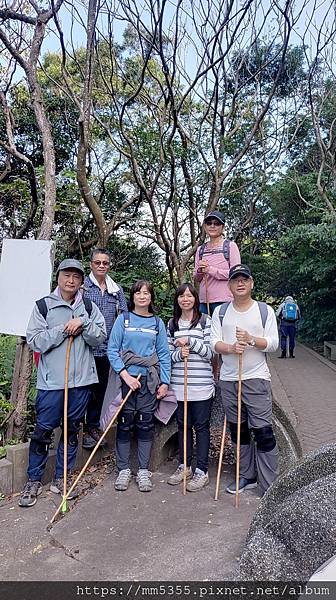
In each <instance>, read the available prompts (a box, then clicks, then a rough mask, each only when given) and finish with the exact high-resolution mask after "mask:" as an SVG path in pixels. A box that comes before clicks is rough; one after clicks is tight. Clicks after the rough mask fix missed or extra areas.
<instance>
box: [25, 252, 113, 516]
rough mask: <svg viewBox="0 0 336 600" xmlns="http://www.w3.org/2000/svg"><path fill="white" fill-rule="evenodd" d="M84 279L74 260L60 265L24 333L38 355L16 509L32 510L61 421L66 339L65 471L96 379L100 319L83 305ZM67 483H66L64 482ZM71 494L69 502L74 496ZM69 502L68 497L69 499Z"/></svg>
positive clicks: (59, 466)
mask: <svg viewBox="0 0 336 600" xmlns="http://www.w3.org/2000/svg"><path fill="white" fill-rule="evenodd" d="M83 280H84V269H83V267H82V264H81V263H80V262H79V261H78V260H75V259H66V260H63V261H62V262H61V264H60V265H59V268H58V271H57V283H58V285H57V287H56V289H55V291H54V292H52V293H51V294H49V295H48V296H46V297H45V298H43V299H41V300H39V301H37V303H36V304H35V306H34V309H33V312H32V315H31V317H30V320H29V323H28V329H27V334H26V335H27V343H28V345H29V346H30V348H32V350H34V351H35V352H39V353H40V359H39V363H38V370H37V384H36V387H37V397H36V406H35V410H36V425H35V428H34V431H33V434H32V437H31V442H30V446H29V464H28V469H27V473H28V482H27V483H26V485H25V487H24V490H23V492H22V494H21V497H20V499H19V505H20V506H22V507H29V506H33V505H34V504H35V503H36V500H37V496H38V495H39V494H40V493H41V491H42V484H41V479H42V476H43V473H44V469H45V466H46V463H47V459H48V450H49V445H50V443H51V436H52V432H53V430H54V429H55V428H56V427H59V426H60V424H61V423H62V417H63V402H64V372H65V359H66V350H67V346H68V340H69V337H70V336H72V337H73V343H72V346H71V352H70V362H69V371H68V374H69V375H68V388H69V393H68V437H67V443H68V471H71V469H72V468H73V466H74V463H75V459H76V453H77V446H78V431H79V428H80V423H81V421H82V419H83V417H84V414H85V410H86V406H87V403H88V400H89V397H90V393H91V385H92V384H94V383H96V382H97V381H98V377H97V371H96V365H95V361H94V357H93V351H92V349H93V348H94V347H97V346H99V345H100V344H102V342H103V341H104V340H105V338H106V329H105V322H104V317H103V315H102V314H101V312H100V310H99V309H98V307H97V306H96V305H95V304H92V305H91V303H90V305H88V304H85V303H84V301H83V298H82V294H81V293H80V291H79V290H80V287H81V286H82V284H83ZM63 454H64V441H63V436H61V439H60V442H59V444H58V448H57V455H56V469H55V477H54V480H53V481H52V483H51V486H50V489H51V491H52V492H55V493H58V494H63ZM69 485H70V481H69ZM75 495H76V493H73V494H72V496H71V498H74V497H75ZM71 498H69V499H71Z"/></svg>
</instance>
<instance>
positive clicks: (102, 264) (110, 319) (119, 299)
mask: <svg viewBox="0 0 336 600" xmlns="http://www.w3.org/2000/svg"><path fill="white" fill-rule="evenodd" d="M90 258H91V262H90V266H91V273H90V275H89V276H88V277H85V281H84V297H85V298H89V299H90V300H91V301H92V302H94V303H95V304H96V305H97V306H98V308H99V310H100V311H101V313H102V315H103V317H104V319H105V325H106V333H107V338H106V340H105V341H104V342H103V343H102V344H100V345H99V346H97V347H96V348H94V350H93V354H94V359H95V363H96V368H97V374H98V383H97V384H95V385H94V386H93V388H92V395H91V397H90V399H89V403H88V407H87V412H86V422H85V425H84V436H83V448H87V449H91V448H93V447H94V446H95V445H96V443H97V442H98V440H99V438H100V437H101V435H102V432H101V430H100V427H99V421H100V414H101V409H102V406H103V401H104V396H105V391H106V387H107V381H108V376H109V371H110V361H109V359H108V358H107V342H108V340H109V337H110V333H111V330H112V327H113V325H114V322H115V320H116V318H117V316H118V314H120V313H121V312H123V311H127V303H126V298H125V296H124V292H123V289H122V287H121V286H120V285H118V284H117V283H116V282H115V281H113V279H112V278H111V277H110V276H109V275H108V270H109V268H110V266H111V259H110V253H109V252H108V250H106V249H105V248H95V249H94V250H92V252H91V257H90ZM102 446H103V447H104V446H106V442H105V441H104V442H103V443H102Z"/></svg>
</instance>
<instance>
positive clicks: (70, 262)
mask: <svg viewBox="0 0 336 600" xmlns="http://www.w3.org/2000/svg"><path fill="white" fill-rule="evenodd" d="M66 269H76V271H79V272H80V273H81V275H83V277H84V276H85V272H84V267H83V265H82V263H81V262H80V261H79V260H77V259H76V258H66V259H65V260H62V262H61V263H60V264H59V266H58V269H57V275H58V273H59V272H60V271H65V270H66Z"/></svg>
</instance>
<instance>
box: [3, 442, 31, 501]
mask: <svg viewBox="0 0 336 600" xmlns="http://www.w3.org/2000/svg"><path fill="white" fill-rule="evenodd" d="M28 453H29V442H24V443H22V444H16V445H15V446H8V447H7V459H8V460H9V461H10V462H11V463H12V468H13V483H12V492H19V491H20V490H22V488H23V486H24V484H25V483H26V481H27V466H28Z"/></svg>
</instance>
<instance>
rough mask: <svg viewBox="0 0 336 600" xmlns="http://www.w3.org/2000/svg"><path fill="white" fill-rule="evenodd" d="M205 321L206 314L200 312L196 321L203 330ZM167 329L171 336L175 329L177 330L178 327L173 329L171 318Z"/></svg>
mask: <svg viewBox="0 0 336 600" xmlns="http://www.w3.org/2000/svg"><path fill="white" fill-rule="evenodd" d="M206 322H207V315H204V314H203V313H202V315H201V318H200V320H199V321H198V323H200V324H201V327H202V330H203V331H204V329H205V326H206ZM198 323H197V325H198ZM168 331H169V333H170V335H171V337H172V338H173V337H174V333H175V331H178V329H174V321H173V319H169V321H168Z"/></svg>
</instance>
